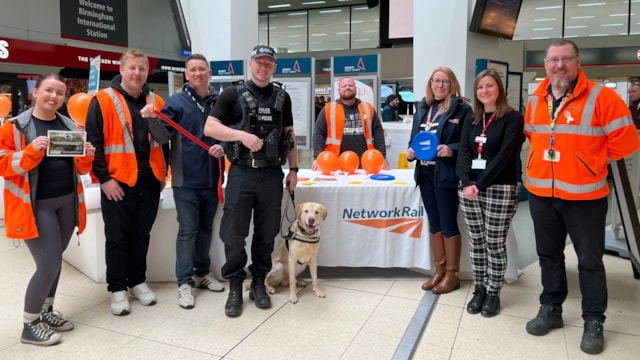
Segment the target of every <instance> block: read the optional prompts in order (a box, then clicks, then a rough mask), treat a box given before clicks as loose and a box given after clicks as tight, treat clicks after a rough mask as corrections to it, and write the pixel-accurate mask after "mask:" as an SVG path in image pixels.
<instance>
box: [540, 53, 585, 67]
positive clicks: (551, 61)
mask: <svg viewBox="0 0 640 360" xmlns="http://www.w3.org/2000/svg"><path fill="white" fill-rule="evenodd" d="M577 57H578V55H576V56H570V57H563V58H561V59H558V58H553V59H544V61H546V62H547V64H551V65H556V64H558V63H559V62H561V61H562V63H563V64H566V63H569V62H572V61H573V60H575V59H576V58H577Z"/></svg>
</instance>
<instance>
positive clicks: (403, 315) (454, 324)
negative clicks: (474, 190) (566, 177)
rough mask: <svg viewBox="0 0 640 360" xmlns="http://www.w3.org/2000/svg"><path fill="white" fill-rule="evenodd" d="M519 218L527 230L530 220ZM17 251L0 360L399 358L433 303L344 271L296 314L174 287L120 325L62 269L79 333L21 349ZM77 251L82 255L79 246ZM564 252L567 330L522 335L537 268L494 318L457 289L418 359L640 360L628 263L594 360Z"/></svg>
mask: <svg viewBox="0 0 640 360" xmlns="http://www.w3.org/2000/svg"><path fill="white" fill-rule="evenodd" d="M524 204H526V203H524ZM523 206H526V205H522V206H521V208H523ZM523 209H524V208H523ZM519 214H521V211H520V210H519ZM520 216H521V219H520V221H524V222H526V221H527V218H526V217H522V215H520ZM527 216H528V215H527ZM0 230H2V232H4V229H0ZM516 231H517V232H518V240H519V242H520V243H521V244H520V247H521V254H520V261H521V262H522V261H523V259H525V260H526V259H527V258H528V257H529V258H530V257H531V254H530V253H528V254H527V253H526V251H529V252H530V249H531V244H530V241H531V240H530V239H532V236H531V235H530V234H527V232H528V231H530V228H527V227H526V226H525V225H522V226H520V227H519V230H518V229H516ZM527 235H528V236H527ZM14 244H19V243H14V242H13V241H11V240H6V239H1V240H0V290H1V293H2V297H1V298H0V359H123V358H126V359H233V360H251V359H348V360H352V359H367V360H372V359H373V360H375V359H392V358H393V356H394V353H395V351H396V348H397V347H398V345H399V344H400V342H401V339H402V337H403V335H404V334H405V330H406V329H407V325H408V324H409V322H410V321H411V319H412V317H413V315H414V313H415V312H416V309H417V308H418V306H419V304H420V302H421V300H422V298H423V296H424V295H425V292H424V291H422V290H421V289H420V285H421V284H422V282H423V281H424V279H423V277H422V276H415V275H414V276H411V275H408V276H407V275H406V273H402V272H394V275H392V276H385V275H384V274H385V272H384V271H383V272H376V271H371V276H365V277H364V278H363V277H362V276H361V275H358V276H352V275H354V274H356V273H358V274H361V273H362V271H360V272H356V271H355V270H353V271H351V270H349V269H346V270H343V276H341V277H342V278H349V280H339V279H337V278H336V277H335V276H333V275H330V274H331V272H330V271H325V274H327V275H325V276H323V274H322V272H321V274H320V275H321V277H322V281H321V287H322V288H323V290H324V291H325V292H326V293H327V297H326V298H325V299H320V298H317V297H315V296H314V295H313V292H312V291H311V289H310V288H306V289H304V290H302V291H301V295H300V302H299V303H298V304H296V305H291V304H289V303H288V302H287V300H288V296H287V291H286V289H283V288H280V289H279V292H278V293H277V294H276V295H275V296H273V297H272V302H273V307H272V308H271V309H268V310H261V309H257V308H256V307H255V306H254V305H253V303H252V302H251V301H250V300H249V299H248V295H245V306H244V312H243V314H242V316H240V317H239V318H235V319H231V318H227V317H225V316H224V313H223V308H224V303H225V300H226V292H225V293H222V294H219V293H211V292H208V291H204V290H195V295H196V307H195V308H194V309H192V310H183V309H181V308H180V307H179V306H178V305H177V301H176V291H177V288H176V286H175V284H174V283H153V284H151V288H152V289H154V290H155V291H156V294H157V295H158V298H159V302H158V304H157V305H155V306H150V307H143V306H140V305H139V304H138V303H136V302H132V312H131V314H130V315H128V316H124V317H116V316H113V315H111V313H110V311H109V300H108V299H109V296H108V294H107V291H106V288H105V285H104V284H97V283H94V282H93V281H92V280H90V279H89V278H87V277H86V276H84V275H83V274H82V273H80V272H78V271H77V270H75V269H74V268H72V267H71V266H69V265H67V264H65V265H64V267H63V273H62V277H61V282H60V286H59V290H58V296H57V299H56V308H57V309H58V310H60V311H62V312H63V313H64V315H65V317H66V318H68V319H71V320H73V322H74V323H75V325H76V328H75V329H74V330H73V331H70V332H68V333H65V334H64V338H63V341H62V342H61V343H60V344H58V345H55V346H52V347H38V346H33V345H25V344H22V343H20V341H19V337H20V332H21V329H22V307H23V299H24V291H25V287H26V283H27V281H28V280H29V278H30V276H31V273H32V272H33V268H34V265H33V261H32V259H31V256H30V255H29V252H28V250H27V249H26V247H25V246H24V245H21V246H19V247H15V246H14ZM70 246H76V245H75V243H74V242H73V241H72V242H71V244H70ZM527 249H528V250H527ZM523 251H524V252H525V253H523ZM566 254H567V263H568V269H569V277H570V286H571V288H570V294H569V297H568V299H567V301H566V303H565V306H564V321H565V327H564V328H563V329H558V330H554V331H552V332H551V333H550V334H549V335H547V336H543V337H534V336H531V335H528V334H527V333H526V331H525V329H524V327H525V323H526V322H527V321H528V320H529V319H530V318H531V317H533V316H535V314H536V312H537V310H538V301H537V299H538V293H539V291H540V285H539V270H538V265H537V263H533V264H532V265H529V266H527V267H526V268H525V269H524V274H523V276H522V277H521V278H520V279H519V280H518V281H516V282H515V283H512V284H510V285H507V286H505V288H504V289H503V291H502V296H501V299H502V310H501V312H500V314H499V315H497V316H496V317H494V318H491V319H487V318H483V317H481V316H479V315H469V314H468V313H467V312H466V311H465V310H464V308H465V305H466V302H467V301H468V299H469V298H470V297H471V295H472V294H471V292H472V291H471V284H470V282H469V281H464V282H463V284H462V288H461V289H460V290H458V291H455V292H453V293H450V294H446V295H441V296H439V298H438V299H437V305H436V306H435V309H434V311H433V313H432V315H431V317H430V319H429V322H428V324H427V326H426V329H425V331H424V334H423V336H422V339H421V340H419V346H418V347H417V351H416V353H415V357H414V359H436V360H438V359H492V360H495V359H544V360H549V359H554V360H555V359H582V358H596V357H597V358H600V359H637V358H638V354H639V353H640V280H636V279H633V276H632V272H631V266H630V263H629V261H628V260H625V259H623V258H619V257H617V256H611V255H607V256H605V263H606V267H607V275H608V284H609V309H608V311H607V316H608V318H607V322H606V324H605V339H606V348H605V351H604V353H603V354H601V355H599V356H591V355H587V354H584V353H582V352H581V351H580V349H579V343H580V337H581V335H582V319H581V318H580V292H579V289H578V288H577V279H576V277H577V270H576V259H575V255H574V252H573V249H572V248H571V246H568V247H567V251H566ZM365 273H366V271H365ZM398 273H400V274H402V275H399V276H398V275H397V274H398ZM381 274H382V275H381ZM634 354H635V355H634Z"/></svg>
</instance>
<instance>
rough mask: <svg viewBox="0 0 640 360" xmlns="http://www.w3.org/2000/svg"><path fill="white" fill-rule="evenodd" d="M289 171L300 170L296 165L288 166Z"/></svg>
mask: <svg viewBox="0 0 640 360" xmlns="http://www.w3.org/2000/svg"><path fill="white" fill-rule="evenodd" d="M289 171H295V172H296V173H298V172H300V168H298V167H291V168H289Z"/></svg>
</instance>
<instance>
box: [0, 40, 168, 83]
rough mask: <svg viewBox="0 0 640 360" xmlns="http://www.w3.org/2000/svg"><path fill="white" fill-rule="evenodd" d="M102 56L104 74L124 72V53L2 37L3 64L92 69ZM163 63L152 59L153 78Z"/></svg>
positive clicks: (1, 56) (151, 71)
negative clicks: (91, 64) (122, 67)
mask: <svg viewBox="0 0 640 360" xmlns="http://www.w3.org/2000/svg"><path fill="white" fill-rule="evenodd" d="M98 55H100V57H101V69H102V70H104V71H115V72H118V71H120V56H122V54H121V53H115V52H110V51H100V50H93V49H85V48H79V47H73V46H63V45H56V44H47V43H41V42H35V41H27V40H17V39H9V38H3V37H0V63H2V62H8V63H17V64H32V65H45V66H59V67H70V68H77V69H89V65H90V63H89V61H90V60H91V58H94V57H96V56H98ZM159 60H160V59H158V58H152V57H149V73H150V74H152V73H153V72H154V70H155V69H156V67H157V65H158V62H159Z"/></svg>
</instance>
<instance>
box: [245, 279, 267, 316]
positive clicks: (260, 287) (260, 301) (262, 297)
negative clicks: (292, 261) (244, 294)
mask: <svg viewBox="0 0 640 360" xmlns="http://www.w3.org/2000/svg"><path fill="white" fill-rule="evenodd" d="M249 299H251V300H253V301H255V303H256V307H257V308H260V309H267V308H270V307H271V297H270V296H269V294H267V288H266V287H265V286H264V277H255V278H253V280H252V281H251V290H250V291H249Z"/></svg>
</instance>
